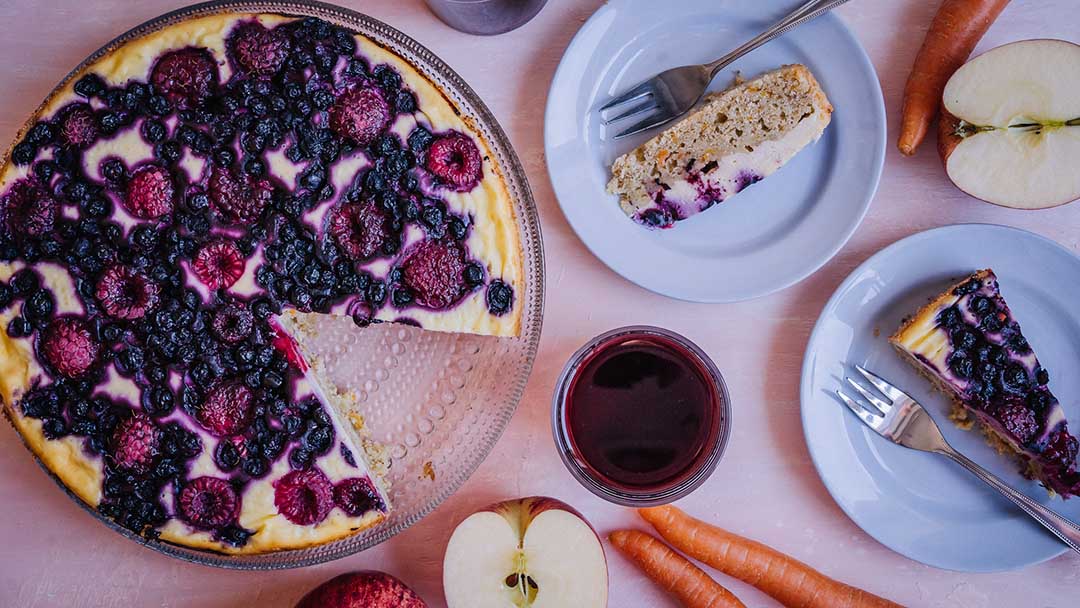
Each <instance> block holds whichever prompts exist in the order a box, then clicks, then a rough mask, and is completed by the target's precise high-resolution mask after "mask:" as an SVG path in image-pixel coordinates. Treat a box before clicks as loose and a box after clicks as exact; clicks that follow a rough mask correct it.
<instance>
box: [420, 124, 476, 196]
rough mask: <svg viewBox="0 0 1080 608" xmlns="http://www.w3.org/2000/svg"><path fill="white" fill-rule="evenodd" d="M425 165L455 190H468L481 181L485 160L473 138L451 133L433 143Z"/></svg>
mask: <svg viewBox="0 0 1080 608" xmlns="http://www.w3.org/2000/svg"><path fill="white" fill-rule="evenodd" d="M424 165H425V166H426V167H427V169H428V171H431V172H432V173H434V174H435V175H436V176H437V177H438V178H439V179H441V180H442V181H443V182H445V183H446V184H447V185H448V186H451V187H452V188H453V189H454V190H457V191H458V192H468V191H469V190H472V189H473V188H474V187H476V184H477V183H479V182H480V177H481V172H482V169H483V160H482V159H481V158H480V150H479V149H477V147H476V144H475V143H474V142H473V140H472V139H471V138H469V137H467V136H466V135H464V134H462V133H450V134H448V135H444V136H443V137H440V138H439V139H437V140H435V142H434V143H432V144H431V148H430V149H428V152H427V160H426V162H425V163H424Z"/></svg>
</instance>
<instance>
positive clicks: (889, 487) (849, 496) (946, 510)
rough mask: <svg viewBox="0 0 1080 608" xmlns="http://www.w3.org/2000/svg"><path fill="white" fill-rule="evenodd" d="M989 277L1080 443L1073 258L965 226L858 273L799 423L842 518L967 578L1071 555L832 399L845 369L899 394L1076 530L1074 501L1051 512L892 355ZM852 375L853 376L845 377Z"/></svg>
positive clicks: (1039, 492)
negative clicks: (924, 315) (939, 305)
mask: <svg viewBox="0 0 1080 608" xmlns="http://www.w3.org/2000/svg"><path fill="white" fill-rule="evenodd" d="M982 268H992V269H993V270H994V272H995V273H997V276H998V279H999V281H1000V285H1001V293H1002V294H1003V296H1004V297H1005V300H1006V301H1007V302H1008V303H1009V307H1010V308H1011V309H1012V311H1013V314H1014V315H1016V319H1017V320H1018V321H1019V322H1020V326H1021V327H1022V329H1023V331H1024V335H1025V336H1027V338H1028V339H1029V340H1030V342H1031V344H1032V346H1033V347H1034V349H1035V352H1036V354H1037V355H1038V357H1039V360H1040V362H1041V363H1042V364H1043V366H1045V367H1046V369H1047V370H1048V371H1049V372H1050V388H1051V390H1053V392H1054V394H1055V395H1056V396H1057V397H1058V399H1059V400H1060V401H1061V403H1062V405H1063V406H1064V407H1065V411H1066V414H1067V416H1068V419H1069V426H1070V429H1071V430H1072V432H1074V433H1075V432H1076V431H1077V430H1080V376H1078V375H1077V374H1076V373H1075V370H1077V369H1080V309H1078V308H1077V302H1080V258H1077V257H1076V256H1075V255H1073V254H1072V253H1071V252H1069V251H1068V250H1067V249H1065V248H1064V247H1062V246H1060V245H1058V244H1057V243H1055V242H1053V241H1050V240H1048V239H1046V238H1043V237H1041V236H1038V235H1036V234H1032V233H1030V232H1025V231H1023V230H1018V229H1016V228H1006V227H1004V226H992V225H984V224H966V225H959V226H948V227H945V228H938V229H935V230H930V231H927V232H923V233H920V234H916V235H914V236H911V237H908V238H906V239H903V240H901V241H899V242H897V243H895V244H893V245H891V246H889V247H887V248H885V249H884V250H882V251H881V252H879V253H878V254H876V255H874V256H873V257H872V258H870V259H869V260H868V261H867V262H866V263H864V264H863V265H862V266H860V267H859V268H857V269H856V270H855V271H854V272H853V273H851V276H849V277H848V278H847V280H845V281H844V283H843V284H842V285H840V287H839V288H838V289H837V290H836V293H835V294H834V295H833V297H832V299H830V300H829V302H828V304H826V305H825V309H824V310H823V311H822V313H821V318H820V319H819V320H818V322H817V326H816V327H815V328H814V332H813V334H812V335H811V337H810V342H809V344H808V345H807V349H806V359H805V360H804V362H803V371H802V386H801V399H802V419H803V430H804V432H805V434H806V442H807V445H808V446H809V448H810V456H811V457H812V458H813V460H814V465H815V466H816V467H817V470H818V473H819V474H820V475H821V479H822V480H823V481H824V482H825V486H826V487H827V488H828V489H829V492H830V493H831V494H832V496H833V498H834V499H835V500H836V502H837V503H839V505H840V507H841V508H842V509H843V510H844V511H845V512H846V513H847V514H848V515H849V516H850V517H851V519H853V520H854V521H855V523H856V524H858V525H859V526H860V527H861V528H862V529H863V530H865V531H866V532H867V533H869V534H870V535H871V536H873V537H874V538H876V539H877V540H879V541H881V542H882V543H883V544H885V545H887V546H888V547H890V548H891V549H893V550H895V551H897V552H899V553H902V554H904V555H906V556H908V557H910V558H911V559H914V560H918V561H920V562H923V563H925V564H929V565H931V566H937V567H939V568H948V569H951V570H964V571H971V572H990V571H998V570H1010V569H1014V568H1020V567H1022V566H1026V565H1029V564H1033V563H1036V562H1040V561H1043V560H1046V559H1049V558H1051V557H1054V556H1056V555H1060V554H1061V553H1063V552H1065V550H1066V548H1065V545H1064V544H1062V543H1061V542H1060V541H1059V540H1057V538H1055V537H1053V536H1052V535H1051V534H1050V533H1049V532H1047V531H1046V530H1044V529H1043V528H1042V527H1041V526H1039V524H1038V523H1036V522H1035V521H1033V520H1031V519H1030V518H1028V516H1027V515H1025V514H1023V513H1022V512H1021V511H1020V510H1019V509H1017V508H1016V507H1014V506H1013V505H1012V503H1010V502H1008V501H1007V500H1006V499H1004V498H1002V497H1001V496H999V495H998V494H997V493H996V492H994V491H993V490H992V489H990V487H989V486H986V485H984V484H983V483H982V482H981V481H979V480H978V479H976V478H975V477H974V476H973V475H971V474H970V473H968V472H967V471H965V470H963V469H962V468H960V467H959V466H958V465H955V464H953V463H952V462H949V461H948V460H946V459H945V458H944V457H941V456H936V455H933V454H927V453H924V452H916V451H914V450H908V449H906V448H903V447H901V446H898V445H895V444H892V443H889V442H888V441H886V440H885V439H883V438H881V437H879V436H877V435H875V434H874V432H873V431H871V430H870V429H869V428H867V427H866V426H864V425H863V423H862V422H861V421H860V420H859V419H858V418H856V417H855V416H853V415H852V414H851V412H849V411H847V409H846V408H844V406H843V405H841V404H840V402H839V401H838V400H837V399H836V397H834V396H833V390H835V389H836V388H838V387H839V385H840V378H841V377H842V375H843V374H844V373H845V367H844V364H845V363H846V364H849V365H851V364H860V365H863V366H865V367H866V368H868V369H870V370H872V371H874V372H876V373H878V374H880V375H881V376H883V377H884V378H886V379H888V380H889V381H891V382H892V383H893V384H896V385H897V386H899V387H900V388H902V389H903V390H904V391H906V392H907V393H908V394H910V395H911V396H912V397H914V398H915V399H916V400H918V401H919V402H920V403H921V404H922V405H923V406H924V407H926V409H927V410H928V411H929V412H930V413H931V414H932V415H933V417H934V419H935V420H936V421H937V422H938V425H939V426H940V427H941V430H942V432H943V433H944V435H945V438H946V440H948V441H949V443H950V444H952V446H953V447H955V448H956V449H957V450H959V451H960V452H962V453H964V454H965V455H967V456H968V457H970V458H971V459H972V460H975V461H976V462H978V463H979V464H980V465H982V466H984V467H986V468H987V469H989V470H990V471H992V472H993V473H994V474H996V475H998V476H999V477H1001V478H1002V479H1004V480H1005V481H1006V482H1007V483H1008V484H1009V485H1011V486H1012V487H1014V488H1016V489H1018V490H1020V491H1022V492H1024V493H1026V494H1027V495H1028V496H1030V497H1031V498H1033V499H1035V500H1037V501H1039V502H1041V503H1043V504H1045V505H1047V506H1049V507H1050V508H1052V509H1054V510H1056V511H1058V512H1059V513H1061V514H1062V515H1064V516H1065V517H1069V518H1070V519H1072V520H1073V521H1080V500H1076V499H1073V500H1070V501H1068V502H1063V501H1062V500H1061V499H1060V498H1053V499H1051V498H1050V497H1049V496H1048V494H1047V492H1046V490H1044V489H1043V488H1042V486H1040V485H1039V484H1038V483H1037V482H1034V481H1029V480H1027V479H1024V478H1023V477H1022V476H1021V475H1020V474H1019V473H1018V467H1017V465H1016V464H1015V463H1014V462H1013V461H1012V460H1011V459H1009V458H1008V457H1006V456H1001V455H999V454H997V453H996V452H995V451H994V450H993V449H991V448H990V446H988V445H987V444H986V442H985V441H984V439H983V436H982V433H980V432H979V431H978V430H973V431H962V430H960V429H958V428H957V427H956V426H954V425H953V424H952V423H950V422H949V421H948V419H947V413H948V410H949V403H948V398H947V397H946V396H945V395H944V394H942V393H941V392H939V391H935V390H933V389H932V388H931V386H930V383H929V382H927V381H926V380H925V379H924V378H922V377H921V376H919V374H918V373H917V372H916V371H915V369H914V368H912V367H911V366H910V365H909V364H908V363H907V362H905V361H903V360H901V359H900V357H899V356H898V355H897V354H896V353H895V352H893V350H892V347H891V346H890V345H889V344H888V337H889V336H890V335H891V334H892V333H893V332H894V331H895V330H896V328H897V327H899V326H900V322H901V319H903V318H904V317H905V316H907V315H910V314H912V313H914V312H915V311H916V310H918V309H919V307H921V306H922V305H924V304H925V303H926V302H927V301H928V299H929V298H931V297H932V296H935V295H937V294H938V293H940V292H941V291H942V290H944V289H945V288H947V287H948V286H949V285H950V284H951V281H952V280H954V279H960V278H963V277H964V276H966V275H968V274H970V273H971V272H973V271H975V270H978V269H982ZM847 369H848V370H849V371H850V368H847Z"/></svg>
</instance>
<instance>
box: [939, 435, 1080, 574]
mask: <svg viewBox="0 0 1080 608" xmlns="http://www.w3.org/2000/svg"><path fill="white" fill-rule="evenodd" d="M941 453H942V454H945V455H946V456H948V457H949V458H952V459H953V460H955V461H956V462H958V463H960V465H961V466H963V467H964V468H965V469H967V470H969V471H971V472H972V473H973V474H974V475H975V476H976V477H978V478H979V479H981V480H983V481H985V482H986V483H988V484H989V485H990V487H992V488H994V489H995V490H997V491H998V492H1001V494H1003V495H1004V496H1005V498H1008V499H1009V500H1011V501H1013V503H1015V504H1016V506H1018V507H1020V508H1021V509H1023V510H1024V512H1025V513H1027V514H1028V515H1030V516H1031V517H1032V518H1034V519H1035V521H1037V522H1039V523H1040V524H1042V525H1043V526H1044V527H1045V528H1046V529H1047V530H1050V531H1051V532H1053V533H1054V534H1055V535H1056V536H1057V537H1058V538H1060V539H1061V540H1063V541H1065V544H1066V545H1069V547H1071V548H1072V550H1073V551H1076V552H1077V553H1080V527H1078V526H1077V525H1076V524H1074V523H1073V522H1071V521H1069V520H1067V519H1065V518H1064V517H1062V516H1060V515H1058V514H1057V513H1054V512H1053V511H1051V510H1050V509H1047V508H1046V507H1044V506H1042V505H1040V504H1039V503H1037V502H1035V501H1034V500H1031V499H1030V498H1028V497H1027V496H1026V495H1024V494H1021V493H1020V492H1017V491H1016V490H1014V489H1012V488H1011V487H1009V486H1008V485H1006V484H1005V482H1004V481H1001V480H1000V479H998V477H997V476H996V475H994V474H993V473H991V472H990V471H987V470H986V469H984V468H982V467H981V466H979V465H978V464H975V462H973V461H972V460H971V459H970V458H968V457H967V456H964V455H963V454H961V453H960V452H957V451H956V450H953V449H951V448H949V449H947V450H942V451H941Z"/></svg>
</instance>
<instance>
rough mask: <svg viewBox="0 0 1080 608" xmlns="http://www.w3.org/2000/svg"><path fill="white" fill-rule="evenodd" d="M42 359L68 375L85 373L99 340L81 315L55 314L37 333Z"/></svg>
mask: <svg viewBox="0 0 1080 608" xmlns="http://www.w3.org/2000/svg"><path fill="white" fill-rule="evenodd" d="M39 348H40V349H41V352H42V354H43V355H44V356H45V360H46V361H48V362H49V365H52V366H53V369H55V370H56V371H57V372H59V373H60V374H61V375H64V376H67V377H68V378H77V377H79V376H82V375H83V374H85V373H86V372H87V371H88V370H89V369H90V368H91V367H93V366H94V363H96V362H97V360H98V356H99V355H100V354H101V344H99V343H98V341H97V340H95V339H94V335H93V334H92V333H91V332H90V327H89V326H88V325H87V324H86V322H85V321H83V320H82V319H77V318H75V317H57V318H55V319H53V320H52V321H50V322H49V325H48V327H46V328H45V331H43V332H42V334H41V343H40V345H39Z"/></svg>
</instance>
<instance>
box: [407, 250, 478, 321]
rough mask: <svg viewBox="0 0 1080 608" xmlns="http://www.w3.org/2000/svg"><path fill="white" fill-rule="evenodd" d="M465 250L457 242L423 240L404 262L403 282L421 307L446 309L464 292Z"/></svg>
mask: <svg viewBox="0 0 1080 608" xmlns="http://www.w3.org/2000/svg"><path fill="white" fill-rule="evenodd" d="M465 266H466V262H465V251H464V250H463V249H462V248H461V246H460V245H459V244H458V243H457V242H455V241H421V242H419V243H417V244H416V245H414V246H413V248H412V251H410V252H409V253H408V254H407V255H406V257H405V261H404V262H402V264H401V271H402V277H401V280H402V283H404V285H405V286H406V287H408V288H409V290H410V291H411V292H412V296H413V300H414V301H415V302H416V304H417V305H418V306H422V307H424V308H431V309H441V308H447V307H448V306H450V305H452V304H454V303H455V302H457V301H458V300H460V299H461V297H462V296H463V295H465V291H466V287H465Z"/></svg>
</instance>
